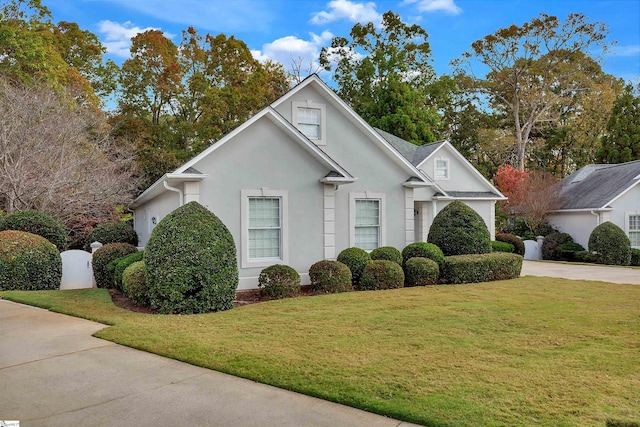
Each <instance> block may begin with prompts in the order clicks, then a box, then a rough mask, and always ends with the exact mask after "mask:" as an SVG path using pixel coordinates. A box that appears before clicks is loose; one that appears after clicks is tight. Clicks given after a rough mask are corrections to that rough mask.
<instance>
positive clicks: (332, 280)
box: [309, 260, 353, 294]
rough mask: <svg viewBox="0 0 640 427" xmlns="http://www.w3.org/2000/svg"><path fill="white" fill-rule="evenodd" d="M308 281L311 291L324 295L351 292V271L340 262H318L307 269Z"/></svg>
mask: <svg viewBox="0 0 640 427" xmlns="http://www.w3.org/2000/svg"><path fill="white" fill-rule="evenodd" d="M309 279H310V280H311V285H313V289H314V290H316V291H320V292H325V293H331V294H332V293H338V292H347V291H351V290H353V285H352V282H351V270H349V267H347V266H346V264H343V263H341V262H340V261H330V260H324V261H318V262H316V263H315V264H313V265H312V266H311V268H309Z"/></svg>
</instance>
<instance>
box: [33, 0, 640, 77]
mask: <svg viewBox="0 0 640 427" xmlns="http://www.w3.org/2000/svg"><path fill="white" fill-rule="evenodd" d="M43 3H44V5H46V6H47V7H49V8H50V9H51V11H52V14H53V18H54V20H55V21H56V22H58V21H71V22H77V23H78V24H79V25H80V27H81V28H83V29H87V30H90V31H92V32H93V33H95V34H97V35H98V36H99V37H100V40H101V41H102V42H103V43H104V44H105V45H106V46H107V48H108V50H109V57H110V58H112V59H114V60H115V61H116V62H117V63H121V62H122V61H123V60H124V59H126V57H127V55H128V49H129V39H130V38H131V37H132V36H134V35H135V34H136V33H138V32H140V31H144V30H146V29H151V28H154V29H161V30H162V31H163V32H164V33H165V34H166V35H167V36H169V37H170V38H172V39H173V41H174V42H175V43H176V44H178V43H179V42H180V38H181V33H182V30H184V29H186V28H187V27H188V26H190V25H192V26H194V27H195V28H197V29H198V31H199V32H201V33H202V34H206V33H210V34H213V35H216V34H219V33H225V34H227V35H235V36H236V38H239V39H241V40H243V41H244V42H245V43H246V44H247V45H248V46H249V48H250V49H251V50H252V52H253V53H254V56H256V57H257V58H261V59H263V58H271V59H275V60H278V61H280V62H282V63H283V64H284V65H285V67H289V66H290V64H291V61H292V58H293V59H299V58H302V59H303V63H304V64H308V63H309V62H311V61H317V58H318V53H319V52H320V49H321V48H322V47H323V46H327V45H329V44H330V42H331V38H332V36H348V34H349V31H350V30H351V27H352V26H353V25H354V24H355V23H356V22H362V23H365V22H369V21H373V22H376V21H379V19H380V15H381V14H382V13H384V12H386V11H388V10H393V11H394V12H396V13H399V14H400V15H401V17H402V19H403V21H405V22H408V23H417V24H419V25H421V26H422V27H423V28H424V29H425V30H426V31H427V33H428V34H429V43H430V44H431V49H432V54H433V60H434V63H433V66H434V68H435V70H436V73H437V74H438V75H440V74H444V73H450V72H451V68H450V67H449V61H451V60H452V59H455V58H457V57H458V56H460V54H462V53H463V52H464V51H466V50H468V49H469V48H470V46H471V43H472V42H474V41H475V40H477V39H479V38H482V37H483V36H485V35H488V34H491V33H493V32H495V31H496V30H497V29H498V28H502V27H507V26H509V25H511V24H517V25H521V24H523V23H524V22H527V21H529V20H530V19H531V18H534V17H536V16H538V15H539V14H540V13H542V12H544V13H547V14H549V15H555V16H557V17H558V18H560V19H561V20H564V19H565V18H566V16H567V15H568V14H569V13H571V12H580V13H583V14H585V15H586V16H587V17H588V18H589V20H590V21H591V22H594V21H601V22H604V23H606V24H608V26H609V39H610V40H615V41H617V46H615V48H614V49H613V50H612V53H611V54H607V55H605V56H604V57H603V62H602V64H603V68H604V70H605V72H608V73H611V74H613V75H615V76H617V77H621V78H624V79H625V80H631V81H635V82H638V81H640V0H615V1H612V0H609V1H604V0H603V1H598V0H582V1H563V0H512V1H508V0H492V1H489V0H466V1H465V0H394V1H391V0H380V1H358V0H329V1H327V0H324V1H315V0H313V1H299V0H225V1H221V0H43Z"/></svg>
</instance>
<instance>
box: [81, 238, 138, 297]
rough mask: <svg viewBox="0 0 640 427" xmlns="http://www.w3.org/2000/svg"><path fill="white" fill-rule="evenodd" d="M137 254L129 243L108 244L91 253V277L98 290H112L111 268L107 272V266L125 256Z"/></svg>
mask: <svg viewBox="0 0 640 427" xmlns="http://www.w3.org/2000/svg"><path fill="white" fill-rule="evenodd" d="M135 252H138V249H136V247H135V246H133V245H130V244H129V243H108V244H106V245H104V246H103V247H101V248H100V249H98V250H97V251H95V252H94V253H93V261H92V266H93V277H94V279H96V286H97V287H99V288H113V287H114V284H113V268H112V269H111V271H109V264H110V263H111V262H112V261H114V260H116V259H118V258H122V257H124V256H126V255H129V254H132V253H135Z"/></svg>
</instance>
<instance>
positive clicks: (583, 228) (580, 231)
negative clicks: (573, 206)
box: [549, 211, 600, 249]
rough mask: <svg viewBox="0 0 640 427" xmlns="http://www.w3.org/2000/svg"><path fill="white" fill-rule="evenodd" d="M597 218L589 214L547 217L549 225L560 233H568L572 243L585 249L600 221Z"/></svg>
mask: <svg viewBox="0 0 640 427" xmlns="http://www.w3.org/2000/svg"><path fill="white" fill-rule="evenodd" d="M598 218H599V216H596V215H592V214H591V213H590V212H588V211H587V212H566V213H554V214H551V215H549V223H551V224H552V225H553V226H554V227H555V228H557V229H558V230H559V231H560V232H562V233H569V234H570V235H571V237H573V240H574V242H576V243H579V244H581V245H582V246H583V247H584V248H585V249H586V248H587V247H588V246H589V236H590V235H591V232H592V231H593V229H594V228H596V226H597V225H598V221H600V220H599V219H598Z"/></svg>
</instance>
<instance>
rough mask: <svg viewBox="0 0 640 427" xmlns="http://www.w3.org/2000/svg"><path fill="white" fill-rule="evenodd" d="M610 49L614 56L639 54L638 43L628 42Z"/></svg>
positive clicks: (639, 47) (639, 46)
mask: <svg viewBox="0 0 640 427" xmlns="http://www.w3.org/2000/svg"><path fill="white" fill-rule="evenodd" d="M611 51H612V52H613V53H614V55H616V56H638V55H639V54H640V45H638V44H629V45H623V46H620V45H618V46H614V47H613V48H612V49H611Z"/></svg>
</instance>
